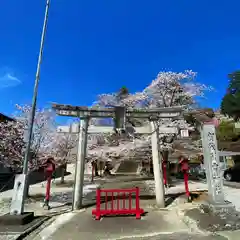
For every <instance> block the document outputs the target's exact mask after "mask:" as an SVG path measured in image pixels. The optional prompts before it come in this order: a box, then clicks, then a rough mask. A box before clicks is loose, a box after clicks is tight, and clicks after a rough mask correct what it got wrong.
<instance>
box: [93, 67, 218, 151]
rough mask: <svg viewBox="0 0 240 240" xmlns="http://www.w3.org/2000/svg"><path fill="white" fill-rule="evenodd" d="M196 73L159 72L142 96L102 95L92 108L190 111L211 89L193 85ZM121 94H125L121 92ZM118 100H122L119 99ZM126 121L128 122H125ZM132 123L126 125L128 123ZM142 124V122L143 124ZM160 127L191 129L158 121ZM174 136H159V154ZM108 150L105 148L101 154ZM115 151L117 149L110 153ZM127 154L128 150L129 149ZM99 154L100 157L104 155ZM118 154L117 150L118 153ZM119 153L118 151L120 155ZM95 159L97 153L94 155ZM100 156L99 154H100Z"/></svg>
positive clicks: (174, 122) (181, 123) (179, 123)
mask: <svg viewBox="0 0 240 240" xmlns="http://www.w3.org/2000/svg"><path fill="white" fill-rule="evenodd" d="M196 76H197V73H196V72H193V71H191V70H186V71H184V72H179V73H178V72H160V73H159V74H158V75H157V77H156V79H154V80H153V81H152V82H151V83H150V84H149V85H148V86H147V87H146V88H145V89H144V90H143V91H142V92H137V93H134V94H131V93H129V92H128V91H124V93H123V92H122V89H121V90H120V91H119V92H118V93H110V94H101V95H99V96H98V97H97V101H96V102H95V103H94V105H95V106H99V107H109V106H125V107H131V108H138V107H141V108H156V107H175V106H182V107H183V109H184V110H185V111H189V110H191V109H193V108H194V107H195V106H196V104H197V103H198V100H199V98H204V97H205V92H206V91H212V90H213V88H212V87H209V86H206V85H204V84H201V83H198V82H196ZM124 90H126V89H125V88H124ZM120 96H121V97H120ZM128 120H129V119H128ZM131 122H132V121H129V123H131ZM93 124H96V125H98V124H99V122H98V121H95V122H94V121H93ZM142 124H143V125H144V124H145V121H143V122H142ZM158 124H159V126H161V127H177V128H181V129H192V126H191V125H190V124H188V123H187V122H186V121H185V120H184V119H182V120H167V119H164V120H162V119H160V120H159V121H158ZM176 137H177V136H176V135H175V134H173V135H171V134H163V133H160V147H161V150H162V151H166V150H167V151H168V150H171V149H172V143H173V140H174V139H175V138H176ZM149 139H150V136H142V137H140V140H141V141H143V142H144V141H146V140H148V142H149ZM109 150H110V149H109V148H107V147H105V148H104V151H106V152H108V151H109ZM112 151H116V149H114V150H113V149H112ZM129 151H130V149H129ZM102 152H103V150H102V151H101V156H103V155H104V154H103V153H102ZM118 152H119V149H118ZM120 152H121V151H120ZM95 154H96V155H97V152H96V153H95ZM99 154H100V151H99Z"/></svg>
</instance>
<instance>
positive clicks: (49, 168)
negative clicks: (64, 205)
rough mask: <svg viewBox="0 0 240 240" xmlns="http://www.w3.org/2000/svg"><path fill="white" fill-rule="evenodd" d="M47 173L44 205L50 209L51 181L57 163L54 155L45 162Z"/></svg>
mask: <svg viewBox="0 0 240 240" xmlns="http://www.w3.org/2000/svg"><path fill="white" fill-rule="evenodd" d="M44 168H45V174H46V177H47V185H46V195H45V199H44V204H43V207H47V209H48V210H50V205H49V200H50V189H51V181H52V174H53V172H54V171H55V163H54V159H53V158H52V157H49V158H48V159H47V161H46V162H45V163H44Z"/></svg>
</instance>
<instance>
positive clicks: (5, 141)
mask: <svg viewBox="0 0 240 240" xmlns="http://www.w3.org/2000/svg"><path fill="white" fill-rule="evenodd" d="M23 136H24V128H23V125H22V123H21V122H19V121H4V122H0V161H1V163H2V164H3V165H4V166H5V167H11V168H12V169H13V170H17V169H19V168H21V166H22V162H23V153H24V147H25V142H24V137H23Z"/></svg>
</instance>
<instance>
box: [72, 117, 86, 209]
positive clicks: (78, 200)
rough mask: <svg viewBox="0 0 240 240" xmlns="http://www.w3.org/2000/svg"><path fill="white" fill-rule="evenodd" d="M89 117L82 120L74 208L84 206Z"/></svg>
mask: <svg viewBox="0 0 240 240" xmlns="http://www.w3.org/2000/svg"><path fill="white" fill-rule="evenodd" d="M88 124H89V119H88V118H84V119H81V120H80V124H79V135H78V151H77V161H76V167H75V186H74V194H73V210H78V209H81V208H82V197H83V185H84V168H85V157H86V149H87V132H88Z"/></svg>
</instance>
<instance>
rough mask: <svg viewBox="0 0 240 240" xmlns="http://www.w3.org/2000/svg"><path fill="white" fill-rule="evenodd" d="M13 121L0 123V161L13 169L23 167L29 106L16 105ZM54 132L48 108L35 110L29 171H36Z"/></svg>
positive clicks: (51, 114) (53, 122)
mask: <svg viewBox="0 0 240 240" xmlns="http://www.w3.org/2000/svg"><path fill="white" fill-rule="evenodd" d="M16 109H17V110H16V112H15V113H14V121H8V122H2V123H0V131H1V135H0V139H1V140H0V152H1V161H2V163H3V164H4V165H5V166H11V167H12V168H13V169H15V168H16V167H17V168H20V167H21V166H22V165H23V159H24V152H25V145H26V137H27V134H28V128H29V114H30V110H31V106H30V105H18V104H17V105H16ZM55 132H56V124H55V115H54V112H53V111H51V109H49V108H43V109H37V110H36V114H35V119H34V126H33V135H32V145H31V154H30V155H31V157H30V159H29V171H33V170H35V169H38V168H39V167H40V166H41V164H42V161H43V156H44V155H46V154H47V150H49V149H48V147H47V146H49V145H50V143H51V142H52V141H53V138H54V134H55Z"/></svg>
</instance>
